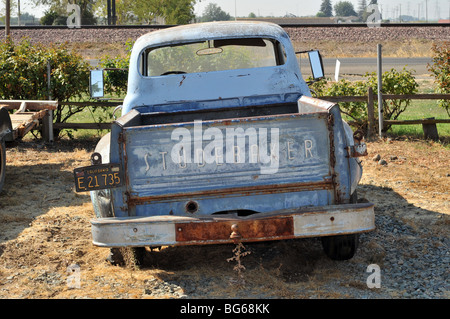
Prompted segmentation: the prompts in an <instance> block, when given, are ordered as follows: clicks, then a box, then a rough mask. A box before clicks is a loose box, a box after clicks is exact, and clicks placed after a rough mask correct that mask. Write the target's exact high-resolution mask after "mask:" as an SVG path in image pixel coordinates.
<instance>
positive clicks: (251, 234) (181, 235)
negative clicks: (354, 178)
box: [91, 203, 375, 247]
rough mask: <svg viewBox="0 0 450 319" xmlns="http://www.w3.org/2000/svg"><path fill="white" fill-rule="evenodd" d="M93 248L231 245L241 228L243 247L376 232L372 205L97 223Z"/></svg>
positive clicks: (110, 220)
mask: <svg viewBox="0 0 450 319" xmlns="http://www.w3.org/2000/svg"><path fill="white" fill-rule="evenodd" d="M91 223H92V236H93V243H94V245H97V246H101V247H123V246H136V247H139V246H177V245H205V244H219V243H231V242H232V240H231V239H230V234H231V226H232V225H234V224H235V225H238V228H239V233H240V235H241V236H242V238H241V240H242V241H243V242H252V241H268V240H281V239H291V238H302V237H318V236H331V235H341V234H350V233H362V232H367V231H371V230H373V229H375V216H374V205H373V204H372V203H358V204H344V205H332V206H323V207H311V208H301V209H298V210H290V211H276V212H271V213H261V214H254V215H251V216H247V217H235V218H229V217H221V216H220V215H217V216H216V215H214V216H207V217H201V218H193V217H177V216H151V217H127V218H101V219H93V220H92V221H91Z"/></svg>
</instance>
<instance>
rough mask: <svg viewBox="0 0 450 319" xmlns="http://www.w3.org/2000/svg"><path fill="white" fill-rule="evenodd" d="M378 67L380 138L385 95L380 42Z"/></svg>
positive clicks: (381, 135) (379, 45)
mask: <svg viewBox="0 0 450 319" xmlns="http://www.w3.org/2000/svg"><path fill="white" fill-rule="evenodd" d="M377 57H378V58H377V67H378V122H379V127H378V134H379V135H380V138H382V137H383V127H384V124H383V95H382V94H381V89H382V87H383V81H382V76H383V75H382V72H383V68H382V58H381V44H378V46H377Z"/></svg>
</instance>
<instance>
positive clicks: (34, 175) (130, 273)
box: [0, 139, 450, 299]
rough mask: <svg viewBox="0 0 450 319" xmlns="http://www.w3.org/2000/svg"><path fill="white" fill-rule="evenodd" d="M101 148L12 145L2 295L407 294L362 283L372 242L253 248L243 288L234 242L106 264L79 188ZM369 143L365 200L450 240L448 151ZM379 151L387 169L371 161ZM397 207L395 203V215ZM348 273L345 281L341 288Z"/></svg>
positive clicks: (1, 238) (0, 200)
mask: <svg viewBox="0 0 450 319" xmlns="http://www.w3.org/2000/svg"><path fill="white" fill-rule="evenodd" d="M94 146H95V141H83V142H80V141H59V142H55V143H54V144H53V145H45V144H43V143H42V142H40V141H33V140H29V141H27V142H20V143H18V144H16V145H12V146H10V147H9V148H8V149H7V173H6V182H5V187H4V189H3V191H2V192H1V193H0V299H1V298H21V299H22V298H36V299H46V298H63V299H66V298H108V299H110V298H319V299H322V298H324V299H325V298H378V297H380V296H381V297H383V298H384V297H387V298H395V297H398V294H399V293H401V292H393V291H384V292H382V293H378V292H373V291H372V290H370V289H368V288H367V287H366V283H365V281H363V280H361V279H360V278H361V276H367V275H365V274H364V273H363V274H358V275H354V274H352V272H351V271H350V270H348V269H355V267H356V266H357V265H359V264H361V265H362V266H361V267H364V268H365V267H367V265H368V264H369V263H370V261H372V260H374V258H375V257H376V256H375V255H376V253H377V249H378V248H379V247H377V244H374V243H373V242H367V240H366V241H364V242H363V243H362V244H361V245H360V246H361V247H360V248H359V252H357V256H358V254H360V256H359V257H354V260H353V261H346V262H340V263H337V262H334V261H331V260H328V259H327V258H326V257H325V256H324V254H323V252H322V249H321V246H320V245H319V244H317V241H314V240H313V239H311V240H310V239H305V240H294V241H281V242H272V243H261V244H253V245H250V247H248V248H249V249H251V254H250V255H248V256H246V257H244V258H243V259H242V262H243V265H244V266H245V267H246V270H244V272H243V274H244V281H243V282H241V283H240V284H239V285H236V284H233V282H235V281H234V279H236V271H234V270H233V267H234V263H233V262H227V259H228V258H230V257H232V256H233V253H232V249H233V248H234V246H233V245H218V246H207V247H178V248H165V249H162V250H161V251H159V252H154V253H151V255H150V257H149V259H151V260H149V262H148V264H146V265H144V267H142V268H141V269H130V268H126V267H119V266H112V265H110V264H109V263H108V262H106V261H105V258H106V257H107V255H108V252H109V251H108V250H107V249H105V248H98V247H95V246H93V245H92V243H91V234H90V219H91V218H92V217H93V210H92V205H91V202H90V197H89V195H88V194H84V193H75V191H74V184H73V169H74V168H76V167H79V166H84V165H89V155H90V153H91V152H92V151H93V148H94ZM368 149H369V156H367V157H366V158H364V161H363V166H364V176H363V179H362V181H361V189H360V193H359V197H364V198H366V199H368V200H369V201H372V202H374V203H375V204H376V206H377V209H376V213H379V214H385V215H386V216H388V218H394V217H395V218H397V219H401V220H402V221H403V222H405V223H406V224H407V225H409V226H411V227H412V228H416V229H420V228H422V227H428V229H429V230H430V234H434V235H436V236H441V237H444V238H445V237H447V238H448V230H449V220H450V219H449V214H450V201H449V198H450V196H449V191H450V190H449V184H450V183H449V181H450V166H449V158H450V157H449V155H450V150H449V149H448V148H445V147H443V146H442V145H441V144H439V143H434V142H429V141H420V140H391V139H386V140H379V141H375V142H370V143H368ZM377 154H379V155H380V157H381V159H384V160H385V161H386V163H387V164H386V165H380V164H379V162H378V161H375V160H373V158H374V157H375V156H376V155H377ZM380 207H382V208H383V209H380ZM390 207H395V209H394V210H392V212H389V211H390ZM394 212H395V213H394ZM394 215H395V216H394ZM430 236H431V235H430ZM398 245H400V246H399V247H398V249H401V243H399V244H398ZM153 254H155V255H156V259H155V260H156V261H155V260H154V259H153V256H154V255H153ZM374 256H375V257H374ZM447 267H448V264H447ZM341 278H346V279H347V284H345V285H343V284H342V283H339V284H337V281H338V280H340V279H341ZM363 278H365V277H363ZM77 280H79V281H77ZM330 287H331V288H330ZM344 289H347V290H344ZM348 289H350V290H348ZM447 297H448V294H447Z"/></svg>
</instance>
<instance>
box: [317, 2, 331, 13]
mask: <svg viewBox="0 0 450 319" xmlns="http://www.w3.org/2000/svg"><path fill="white" fill-rule="evenodd" d="M317 16H318V17H332V16H333V7H332V6H331V0H322V4H321V5H320V10H319V12H318V13H317Z"/></svg>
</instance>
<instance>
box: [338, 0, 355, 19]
mask: <svg viewBox="0 0 450 319" xmlns="http://www.w3.org/2000/svg"><path fill="white" fill-rule="evenodd" d="M334 12H335V14H336V16H337V17H349V16H357V15H358V14H357V13H356V12H355V9H354V8H353V4H352V3H351V2H350V1H340V2H338V3H336V4H335V5H334Z"/></svg>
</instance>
